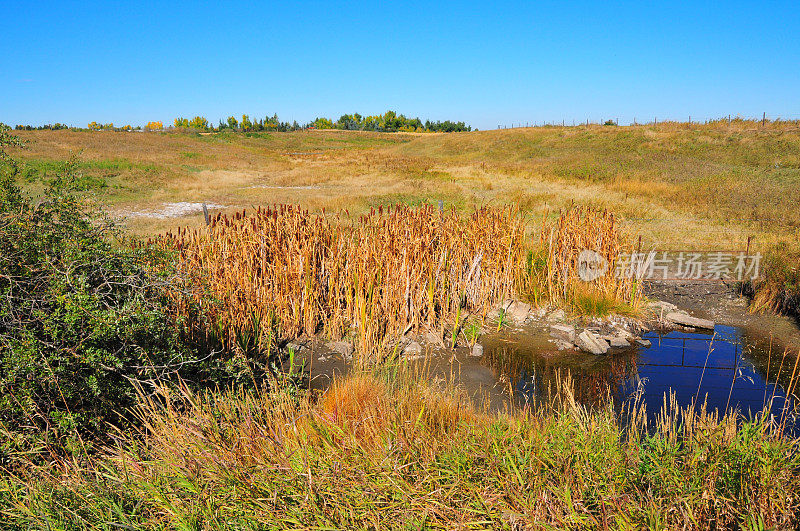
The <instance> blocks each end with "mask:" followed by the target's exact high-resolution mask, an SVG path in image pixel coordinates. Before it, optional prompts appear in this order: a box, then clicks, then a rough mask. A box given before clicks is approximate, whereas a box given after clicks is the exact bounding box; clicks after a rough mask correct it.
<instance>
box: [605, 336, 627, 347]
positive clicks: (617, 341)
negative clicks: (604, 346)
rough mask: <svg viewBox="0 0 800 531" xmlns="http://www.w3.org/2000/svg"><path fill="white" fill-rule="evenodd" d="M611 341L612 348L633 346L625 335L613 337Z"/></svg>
mask: <svg viewBox="0 0 800 531" xmlns="http://www.w3.org/2000/svg"><path fill="white" fill-rule="evenodd" d="M609 343H610V344H611V348H626V347H629V346H631V344H630V343H628V340H627V339H625V338H624V337H612V338H611V341H609Z"/></svg>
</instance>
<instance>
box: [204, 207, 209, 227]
mask: <svg viewBox="0 0 800 531" xmlns="http://www.w3.org/2000/svg"><path fill="white" fill-rule="evenodd" d="M203 218H205V220H206V227H208V225H209V223H211V220H210V219H209V217H208V207H207V206H206V204H205V203H203Z"/></svg>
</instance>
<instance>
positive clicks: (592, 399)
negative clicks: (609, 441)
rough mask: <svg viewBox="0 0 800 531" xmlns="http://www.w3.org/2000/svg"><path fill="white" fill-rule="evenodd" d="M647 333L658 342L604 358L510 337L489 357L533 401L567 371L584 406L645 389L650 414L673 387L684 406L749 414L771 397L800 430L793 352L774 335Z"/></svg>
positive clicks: (730, 330)
mask: <svg viewBox="0 0 800 531" xmlns="http://www.w3.org/2000/svg"><path fill="white" fill-rule="evenodd" d="M645 338H646V339H649V340H650V341H651V342H652V346H650V347H641V348H631V349H627V350H625V351H616V352H611V353H609V354H607V355H605V356H593V355H590V354H585V353H579V352H563V353H553V351H552V349H549V351H548V349H541V348H537V349H530V348H526V346H525V345H517V346H514V345H513V344H511V343H508V344H505V345H502V346H500V345H498V346H497V347H495V348H492V349H490V350H489V351H488V353H487V354H488V355H487V356H486V360H485V363H488V364H489V365H490V366H491V367H492V368H493V369H494V370H495V371H496V372H498V373H502V374H505V375H506V376H507V377H509V378H511V380H512V382H513V384H514V389H515V393H516V395H517V397H518V398H519V399H520V400H523V401H527V402H532V401H535V400H536V399H541V398H543V397H546V396H547V394H548V390H549V389H550V390H552V389H554V388H555V383H556V380H558V379H559V378H562V377H563V375H564V374H565V372H566V371H567V370H568V371H569V372H570V374H571V376H572V379H573V382H574V386H575V395H576V399H577V400H578V401H579V402H581V403H583V404H587V405H592V406H596V405H599V404H600V403H602V402H603V401H604V400H606V399H607V398H609V396H608V395H609V393H610V395H611V396H610V397H611V398H612V399H613V400H614V403H615V404H617V405H619V404H622V403H624V402H625V401H626V400H628V399H630V398H631V397H632V396H633V395H634V394H635V393H636V392H637V390H640V391H641V393H642V394H641V398H642V399H643V400H644V402H645V404H646V405H647V411H648V414H649V415H650V416H651V419H652V418H654V416H655V415H656V414H657V413H658V411H659V410H660V408H661V405H662V403H663V400H664V394H665V393H669V392H672V393H674V394H675V398H676V400H677V403H678V404H679V405H680V406H682V407H685V406H688V405H689V404H691V403H692V402H693V401H696V402H699V403H702V402H703V401H704V400H705V401H706V404H707V407H708V409H709V410H716V411H717V412H719V413H722V412H724V411H734V410H738V411H739V412H741V413H742V414H743V415H744V416H745V417H751V416H752V415H753V414H755V413H758V412H760V411H762V409H763V407H764V404H768V403H771V404H772V405H771V411H772V413H773V414H774V415H775V416H776V417H779V418H780V417H781V416H782V414H784V412H787V413H789V422H788V424H789V426H790V431H792V432H798V431H799V430H798V428H800V422H798V420H797V417H796V416H795V415H794V413H795V409H796V407H797V405H798V402H797V400H793V399H788V398H787V389H788V388H789V386H790V382H791V376H792V371H793V369H794V366H795V360H796V357H795V355H787V356H785V357H784V356H783V350H780V351H777V349H775V348H774V347H773V348H772V349H770V345H769V342H768V341H764V340H763V339H760V338H757V337H754V336H749V335H748V334H747V333H746V332H745V331H744V330H742V329H739V328H734V327H730V326H722V325H718V326H717V328H716V330H715V331H714V333H713V334H712V333H704V332H691V333H690V332H680V331H672V332H669V333H665V334H660V333H656V332H651V333H648V334H647V335H646V336H645Z"/></svg>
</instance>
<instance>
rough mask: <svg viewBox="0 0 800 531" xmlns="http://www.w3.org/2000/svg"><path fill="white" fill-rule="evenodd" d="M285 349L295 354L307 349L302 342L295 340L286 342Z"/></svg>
mask: <svg viewBox="0 0 800 531" xmlns="http://www.w3.org/2000/svg"><path fill="white" fill-rule="evenodd" d="M286 350H291V351H293V352H294V353H295V354H299V353H300V352H302V351H304V350H308V347H307V346H306V345H305V344H304V343H299V342H297V341H290V342H288V343H286Z"/></svg>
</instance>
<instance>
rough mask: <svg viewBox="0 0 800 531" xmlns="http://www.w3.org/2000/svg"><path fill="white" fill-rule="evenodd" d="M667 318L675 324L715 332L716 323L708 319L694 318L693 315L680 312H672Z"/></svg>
mask: <svg viewBox="0 0 800 531" xmlns="http://www.w3.org/2000/svg"><path fill="white" fill-rule="evenodd" d="M666 317H667V320H668V321H671V322H673V323H675V324H679V325H683V326H690V327H692V328H703V329H706V330H714V321H709V320H708V319H700V318H699V317H692V316H691V315H688V314H684V313H680V312H670V313H668V314H667V316H666Z"/></svg>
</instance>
